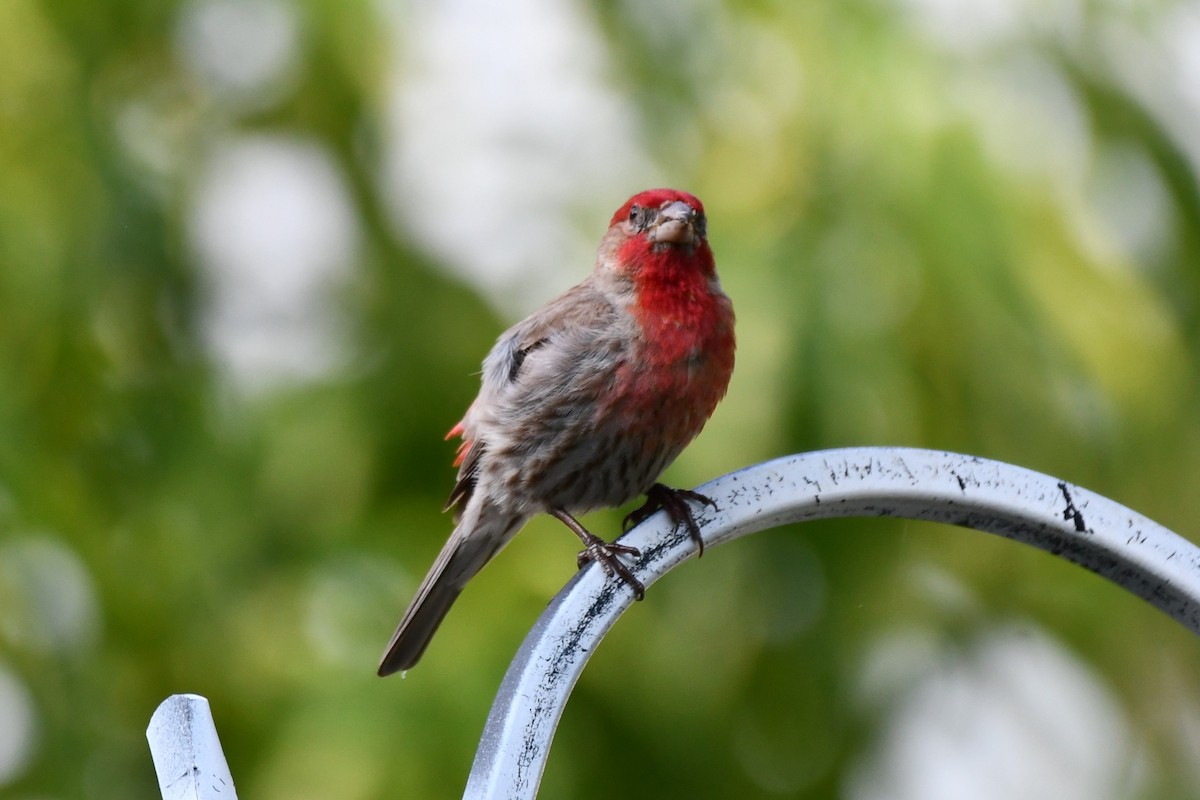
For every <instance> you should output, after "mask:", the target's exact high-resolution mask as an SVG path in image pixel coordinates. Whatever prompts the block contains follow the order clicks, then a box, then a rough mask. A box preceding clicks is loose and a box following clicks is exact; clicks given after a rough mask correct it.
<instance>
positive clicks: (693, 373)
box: [379, 189, 734, 675]
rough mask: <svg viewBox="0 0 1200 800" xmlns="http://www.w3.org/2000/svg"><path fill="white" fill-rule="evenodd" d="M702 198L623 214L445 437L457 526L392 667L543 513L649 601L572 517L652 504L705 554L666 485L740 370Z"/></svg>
mask: <svg viewBox="0 0 1200 800" xmlns="http://www.w3.org/2000/svg"><path fill="white" fill-rule="evenodd" d="M705 223H706V220H705V216H704V207H703V206H702V205H701V204H700V201H699V200H698V199H697V198H695V197H693V196H692V195H690V194H687V193H686V192H679V191H675V190H672V189H652V190H649V191H645V192H642V193H641V194H638V195H634V196H633V197H632V198H630V199H629V200H628V201H627V202H626V203H625V205H623V206H621V208H620V209H618V211H617V213H616V214H614V215H613V218H612V222H611V223H610V225H609V229H608V233H607V234H605V236H604V238H603V239H602V240H601V241H600V247H599V250H598V252H597V255H596V266H595V269H594V270H593V272H592V274H591V275H590V276H589V277H588V278H587V279H586V280H584V281H583V282H582V283H580V284H579V285H578V286H575V287H574V288H573V289H570V290H568V291H567V292H566V293H565V294H563V295H562V296H560V297H558V298H557V299H555V300H553V301H551V302H550V303H548V304H547V305H545V306H544V307H542V308H541V309H539V310H538V311H535V312H534V313H533V314H532V315H530V316H529V317H527V318H526V319H524V320H523V321H521V322H518V323H517V324H516V325H514V326H513V327H512V328H510V329H509V330H508V331H506V332H505V333H504V334H503V335H502V336H501V337H500V339H499V340H498V341H497V342H496V344H495V346H494V347H493V348H492V351H491V352H490V353H489V354H488V356H487V358H486V359H484V362H483V377H482V386H481V387H480V390H479V396H478V397H476V398H475V402H473V403H472V404H471V407H470V408H469V409H467V413H466V415H465V416H464V417H463V419H462V421H461V422H459V423H458V424H457V425H455V426H454V428H453V429H451V431H450V433H449V434H448V435H447V437H446V438H450V437H452V436H461V437H462V444H461V445H460V446H459V448H458V458H457V459H456V460H455V462H454V463H455V466H457V467H458V468H459V471H458V481H457V483H456V484H455V486H454V490H453V491H452V492H451V494H450V499H449V500H448V501H447V503H446V508H447V509H449V508H452V507H453V508H455V509H456V514H455V520H456V523H457V525H456V526H455V528H454V532H453V533H452V534H451V535H450V540H449V541H448V542H446V545H445V547H443V548H442V551H441V553H440V554H439V555H438V557H437V560H436V561H435V562H434V564H433V567H432V568H431V569H430V570H429V574H428V575H426V576H425V580H424V581H423V582H422V583H421V586H420V588H419V589H417V594H416V597H415V598H414V599H413V601H412V604H411V605H410V606H409V608H408V611H406V612H405V614H404V618H403V619H402V620H401V621H400V625H399V627H397V628H396V632H395V634H393V635H392V640H391V642H389V643H388V647H387V652H386V653H385V654H384V656H383V660H382V662H381V663H380V665H379V674H380V675H389V674H391V673H393V672H396V671H398V670H403V669H408V668H409V667H411V666H413V665H414V664H415V663H417V660H418V659H419V658H420V657H421V654H422V653H423V652H424V651H425V647H426V645H427V644H428V643H429V639H430V637H432V636H433V633H434V631H435V630H436V629H437V627H438V625H439V624H440V623H441V621H442V619H443V617H445V615H446V612H447V611H448V610H449V609H450V606H451V604H452V603H453V602H454V600H455V599H456V598H457V597H458V594H459V592H461V591H462V589H463V587H464V586H465V585H466V583H467V581H468V580H470V579H471V578H472V577H473V576H474V575H475V574H476V573H477V572H479V570H480V569H482V567H483V565H484V564H486V563H487V562H488V560H489V559H491V558H492V556H494V555H496V553H498V552H500V549H501V548H502V547H504V545H505V544H507V543H508V541H509V540H510V539H512V537H513V536H514V535H515V534H516V532H517V531H518V530H520V529H521V527H522V526H523V525H524V524H525V522H526V521H527V520H528V519H529V518H530V517H532V516H534V515H535V514H540V513H548V514H552V515H553V516H555V517H557V518H558V519H559V520H561V521H562V522H563V523H564V524H566V526H567V527H568V528H570V529H571V530H572V531H573V532H574V533H575V534H576V535H577V536H578V537H579V538H580V540H582V542H583V544H584V550H583V551H582V552H580V554H579V564H580V566H582V565H583V564H584V563H585V562H587V561H596V562H598V563H599V564H600V565H601V566H602V567H603V568H604V570H605V572H606V573H608V574H609V575H610V576H611V575H614V574H615V575H618V576H620V578H622V579H624V580H625V581H626V582H627V583H628V584H629V585H630V586H631V587H632V588H633V590H634V592H635V594H636V596H637V597H638V599H641V597H642V594H643V587H642V585H641V584H640V583H639V582H638V581H637V579H636V578H635V577H634V576H633V573H632V572H631V571H630V570H629V568H628V567H627V566H626V565H625V564H624V563H623V562H622V561H621V559H620V556H622V555H631V556H636V555H639V553H638V552H637V551H636V549H634V548H632V547H627V546H624V545H619V544H609V543H606V542H605V541H604V540H602V539H600V538H599V537H597V536H595V535H593V534H592V533H590V532H589V531H588V530H587V529H586V528H584V527H583V526H582V525H580V524H579V522H578V521H577V520H576V519H575V517H574V516H573V514H577V513H582V512H585V511H590V510H593V509H597V508H603V507H608V506H618V505H621V504H623V503H626V502H628V501H630V500H632V499H633V498H635V497H637V496H638V495H640V494H645V495H646V503H645V505H643V506H642V507H641V508H639V509H637V510H636V511H634V512H633V513H632V514H630V515H629V516H628V517H626V518H625V526H626V527H628V526H629V525H630V524H631V523H632V524H636V523H637V522H640V521H641V520H642V519H645V518H646V517H648V516H650V515H651V514H653V513H654V512H655V511H658V510H659V509H663V510H666V511H667V513H668V514H669V515H670V517H671V518H672V520H673V521H674V523H675V524H676V525H680V524H682V525H685V526H686V527H687V530H688V533H689V534H690V535H691V536H692V538H693V539H695V540H696V542H697V544H698V545H699V546H700V552H701V553H703V541H702V540H701V539H700V534H699V530H698V528H697V526H696V522H695V519H694V517H693V515H692V511H691V508H690V507H689V505H688V504H689V503H708V504H710V505H715V504H713V503H712V501H711V500H709V499H708V498H707V497H704V496H703V495H700V494H697V493H695V492H690V491H683V490H677V489H670V488H668V487H666V486H664V485H662V484H660V483H656V482H655V481H656V480H657V478H658V476H659V474H660V473H661V472H662V471H663V470H664V469H666V467H667V465H668V464H670V463H671V462H672V461H674V460H675V457H676V456H678V455H679V453H680V451H681V450H683V448H684V447H685V446H686V445H687V444H688V442H690V441H691V440H692V439H693V438H694V437H695V436H696V434H698V433H699V432H700V429H701V428H702V427H703V426H704V423H705V422H706V421H707V420H708V418H709V416H710V415H711V414H712V412H713V409H714V408H715V407H716V405H717V403H718V402H719V401H720V400H721V398H722V397H723V396H724V395H725V389H726V388H727V386H728V385H729V377H730V374H731V373H732V372H733V351H734V338H733V306H732V304H731V303H730V302H729V298H728V297H727V296H726V295H725V293H724V292H722V291H721V284H720V282H719V281H718V280H717V273H716V267H715V265H714V263H713V256H712V250H710V249H709V246H708V240H707V238H706V232H705V227H706V226H705Z"/></svg>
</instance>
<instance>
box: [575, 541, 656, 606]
mask: <svg viewBox="0 0 1200 800" xmlns="http://www.w3.org/2000/svg"><path fill="white" fill-rule="evenodd" d="M589 537H590V538H588V539H584V544H585V545H586V546H585V547H584V548H583V549H582V550H580V551H579V555H578V556H576V559H575V561H576V563H577V564H579V567H580V569H582V568H583V567H584V565H586V564H587V563H588V562H590V561H594V562H596V563H597V564H599V565H600V568H601V569H602V570H604V574H605V575H608V576H609V577H611V576H613V575H620V576H621V580H623V581H625V583H627V584H629V588H630V589H633V596H634V597H635V598H636V599H638V600H641V599H642V598H644V597H645V596H646V587H645V586H643V585H642V582H641V581H639V580H638V579H637V578H635V577H634V576H633V572H632V571H631V570H630V569H629V567H627V566H626V565H625V562H624V561H622V560H621V558H620V556H622V555H628V556H633V557H634V558H637V557H638V556H640V555H641V554H642V551H641V550H638V549H637V548H636V547H630V546H628V545H624V544H617V543H616V542H606V541H604V540H603V539H601V538H600V537H599V536H595V535H593V534H589Z"/></svg>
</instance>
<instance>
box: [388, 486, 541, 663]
mask: <svg viewBox="0 0 1200 800" xmlns="http://www.w3.org/2000/svg"><path fill="white" fill-rule="evenodd" d="M482 505H483V504H480V506H482ZM480 506H476V507H474V508H471V509H470V512H475V513H466V514H464V515H463V518H462V519H461V520H460V521H459V523H458V525H457V526H455V528H454V533H452V534H450V539H449V540H448V541H447V542H446V546H445V547H443V548H442V552H440V553H438V557H437V560H436V561H434V562H433V566H432V567H430V568H429V574H427V575H426V576H425V580H424V581H422V582H421V586H420V587H419V588H418V589H417V594H416V597H414V598H413V601H412V603H411V604H410V605H409V606H408V610H407V611H405V612H404V617H403V619H401V620H400V624H399V625H398V626H397V627H396V632H395V633H393V634H392V640H391V641H390V642H388V646H387V650H386V651H385V652H384V654H383V659H382V660H381V661H380V662H379V675H380V677H383V676H386V675H391V674H392V673H393V672H399V671H400V670H405V669H409V668H411V667H412V666H413V665H414V664H416V663H417V661H418V660H420V658H421V654H422V653H424V652H425V648H426V647H427V646H428V645H429V640H430V639H431V638H433V634H434V633H435V632H436V631H437V629H438V626H439V625H441V624H442V620H443V619H444V618H445V616H446V613H447V612H448V611H449V610H450V606H452V605H453V604H454V601H455V600H457V599H458V595H459V593H461V592H462V590H463V587H464V586H466V585H467V581H469V580H470V579H471V578H473V577H475V574H476V573H478V572H479V570H481V569H483V565H484V564H486V563H487V562H488V561H489V560H490V559H491V558H492V556H494V555H496V553H498V552H499V551H500V549H501V548H502V547H504V545H505V544H507V543H508V541H509V539H511V538H512V537H513V535H514V534H515V533H516V532H517V530H518V529H519V528H520V527H521V525H522V524H523V523H524V521H525V518H524V517H513V516H509V515H505V514H502V513H498V510H497V509H494V508H492V509H484V508H481V507H480Z"/></svg>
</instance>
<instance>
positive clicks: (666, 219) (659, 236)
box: [650, 200, 700, 245]
mask: <svg viewBox="0 0 1200 800" xmlns="http://www.w3.org/2000/svg"><path fill="white" fill-rule="evenodd" d="M699 239H700V236H699V234H698V232H697V231H696V210H695V209H694V208H692V207H691V206H689V205H688V204H687V203H685V202H683V201H682V200H676V201H675V202H673V203H671V204H670V205H669V206H666V207H665V208H663V209H660V210H659V212H658V219H656V220H655V221H654V225H653V227H651V228H650V240H651V241H652V242H654V243H655V244H658V243H660V242H661V243H670V244H690V245H694V244H696V242H697V241H699Z"/></svg>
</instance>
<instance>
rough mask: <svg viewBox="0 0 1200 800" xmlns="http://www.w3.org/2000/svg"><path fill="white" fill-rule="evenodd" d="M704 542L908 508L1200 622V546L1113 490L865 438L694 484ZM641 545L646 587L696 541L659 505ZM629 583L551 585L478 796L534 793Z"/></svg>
mask: <svg viewBox="0 0 1200 800" xmlns="http://www.w3.org/2000/svg"><path fill="white" fill-rule="evenodd" d="M698 491H700V492H702V493H703V494H705V495H708V496H709V497H711V498H712V499H713V500H715V501H716V502H717V504H718V505H719V506H720V511H716V512H714V511H711V510H704V512H703V514H704V516H703V518H702V520H701V527H702V533H703V537H704V540H705V543H706V546H707V547H714V546H716V545H719V544H723V543H724V542H728V541H730V540H732V539H736V538H739V537H741V536H746V535H747V534H751V533H756V532H758V531H761V530H766V529H769V528H774V527H777V526H780V525H786V524H788V523H792V522H800V521H804V520H814V519H830V518H835V517H903V518H907V519H921V520H930V521H934V522H944V523H948V524H951V525H959V526H962V527H965V528H974V529H976V530H981V531H987V532H989V533H996V534H1000V535H1001V536H1005V537H1007V538H1010V539H1014V540H1016V541H1020V542H1025V543H1026V544H1031V545H1033V546H1034V547H1038V548H1041V549H1042V550H1045V551H1047V552H1049V553H1051V554H1053V555H1056V556H1060V557H1062V558H1065V559H1068V560H1070V561H1073V562H1075V563H1076V564H1080V565H1082V566H1084V567H1086V568H1088V569H1090V570H1092V571H1094V572H1096V573H1097V574H1099V575H1102V576H1104V577H1105V578H1108V579H1109V580H1111V581H1113V582H1114V583H1116V584H1117V585H1118V586H1122V587H1124V588H1125V589H1127V590H1128V591H1130V592H1132V593H1133V594H1136V595H1137V596H1139V597H1141V598H1143V599H1145V600H1147V601H1149V602H1150V603H1152V604H1153V605H1155V606H1157V607H1158V608H1160V609H1161V610H1163V611H1164V612H1166V613H1167V614H1169V615H1171V616H1172V617H1174V618H1175V619H1177V620H1179V621H1180V622H1182V623H1183V624H1184V625H1186V626H1187V627H1188V628H1189V629H1191V630H1192V631H1193V632H1195V633H1200V549H1197V547H1196V546H1195V545H1193V544H1192V543H1190V542H1188V541H1186V540H1184V539H1182V538H1181V537H1179V536H1177V535H1176V534H1174V533H1172V532H1171V531H1169V530H1167V529H1166V528H1163V527H1162V526H1160V525H1158V524H1156V523H1154V522H1152V521H1151V520H1149V519H1147V518H1146V517H1143V516H1141V515H1140V514H1137V513H1135V512H1133V511H1130V510H1129V509H1127V508H1125V507H1124V506H1121V505H1119V504H1117V503H1114V502H1113V501H1111V500H1108V499H1107V498H1104V497H1101V496H1099V495H1097V494H1093V493H1092V492H1089V491H1087V490H1086V489H1081V488H1079V487H1077V486H1074V485H1072V484H1069V483H1067V482H1066V481H1062V480H1059V479H1057V478H1052V477H1049V476H1047V475H1042V474H1039V473H1037V472H1032V471H1030V470H1027V469H1022V468H1021V467H1014V466H1012V465H1009V464H1002V463H999V462H996V461H988V460H986V459H982V458H975V457H972V456H963V455H957V454H954V453H943V452H934V451H930V450H912V449H902V448H857V449H846V450H829V451H824V452H816V453H806V454H803V455H796V456H789V457H787V458H781V459H778V460H776V461H770V462H767V463H764V464H759V465H757V466H753V467H749V468H747V469H744V470H741V471H740V472H734V473H731V474H729V475H726V476H724V477H722V478H718V479H717V480H715V481H712V482H711V483H708V484H705V485H704V486H701V487H699V489H698ZM621 542H622V543H623V544H628V545H632V546H634V547H637V548H640V549H641V551H642V556H641V558H640V559H639V560H638V563H637V564H636V565H635V566H634V568H633V572H634V575H635V576H636V577H637V578H638V579H639V580H641V582H642V583H643V584H644V585H646V586H649V585H650V584H652V583H654V582H655V581H657V580H658V579H659V578H661V577H662V576H663V575H665V574H666V573H667V572H669V571H670V570H671V569H673V568H675V567H676V566H678V565H679V564H681V563H682V562H684V561H685V560H687V559H688V558H691V557H692V555H693V554H694V553H695V552H696V546H695V544H694V543H693V542H692V541H691V540H690V539H689V538H688V536H687V535H686V534H684V533H683V532H681V531H673V530H672V528H671V525H670V524H669V523H668V522H667V520H666V517H665V515H664V514H657V515H655V516H654V517H652V518H651V519H649V520H647V521H646V522H645V523H643V524H642V525H640V526H638V527H637V528H636V529H634V530H632V531H630V532H629V534H628V535H626V536H625V537H623V538H622V539H621ZM632 603H633V592H632V591H630V590H629V588H628V587H626V586H624V585H623V584H621V583H620V582H618V581H614V580H606V579H605V577H604V574H603V573H602V572H601V570H600V569H599V568H598V567H595V565H592V566H591V567H589V568H588V569H585V570H583V571H582V572H580V573H578V574H577V575H576V576H575V577H574V578H573V579H572V580H571V582H570V583H568V584H567V586H566V588H564V589H563V591H562V592H560V593H559V595H558V596H557V597H556V598H554V600H553V601H552V602H551V604H550V606H549V607H548V608H547V609H546V611H545V613H543V614H542V616H541V617H540V618H539V619H538V621H537V623H536V624H535V625H534V627H533V629H532V630H531V631H530V632H529V635H528V636H527V637H526V638H525V641H524V643H523V644H522V645H521V648H520V650H519V651H518V652H517V656H516V658H515V659H514V660H513V662H512V664H511V665H510V666H509V669H508V672H507V674H506V675H505V676H504V681H503V683H502V684H501V686H500V692H499V694H498V695H497V697H496V700H495V702H494V703H493V705H492V710H491V713H490V714H489V716H488V720H487V724H486V726H485V727H484V732H483V739H482V741H481V742H480V744H479V750H478V751H477V752H476V755H475V763H474V766H473V767H472V769H471V775H470V777H469V778H468V781H467V789H466V794H465V795H464V797H465V798H470V799H471V800H483V799H484V798H487V799H488V800H524V799H525V798H533V797H535V796H536V795H537V789H538V784H539V783H540V781H541V777H542V771H543V770H544V769H545V766H546V758H547V755H548V753H549V750H550V743H551V741H552V740H553V738H554V731H555V729H556V728H557V726H558V721H559V719H560V718H561V716H562V713H563V709H564V708H565V706H566V702H567V697H568V696H569V695H570V693H571V690H572V689H573V688H574V686H575V682H576V681H577V680H578V679H579V675H580V673H581V672H582V671H583V668H584V666H585V665H586V664H587V661H588V658H589V657H590V656H591V654H592V653H593V652H594V651H595V649H596V646H597V645H598V644H599V643H600V640H601V639H603V638H604V635H605V634H606V633H607V632H608V630H609V629H610V628H611V627H612V626H613V624H614V623H615V622H616V621H617V618H618V617H620V616H621V614H622V613H624V611H625V610H626V609H627V608H629V606H630V605H632Z"/></svg>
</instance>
